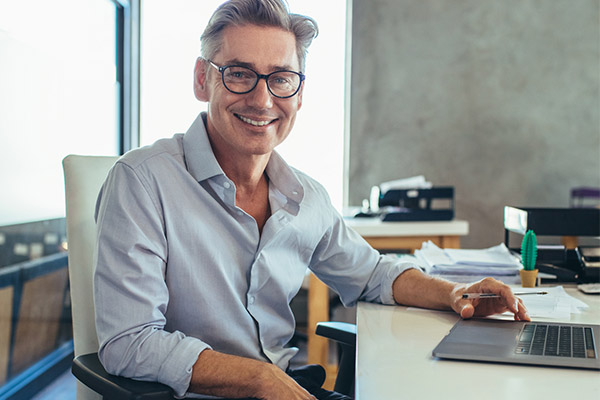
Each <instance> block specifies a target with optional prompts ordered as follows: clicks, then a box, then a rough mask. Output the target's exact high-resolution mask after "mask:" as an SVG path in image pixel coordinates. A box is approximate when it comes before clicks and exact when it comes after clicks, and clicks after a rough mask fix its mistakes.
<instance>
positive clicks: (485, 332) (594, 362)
mask: <svg viewBox="0 0 600 400" xmlns="http://www.w3.org/2000/svg"><path fill="white" fill-rule="evenodd" d="M599 347H600V325H594V324H574V323H555V322H521V321H519V322H517V321H507V320H498V319H468V320H465V319H461V320H459V321H458V322H457V323H456V324H455V325H454V327H453V328H452V329H451V330H450V333H448V335H447V336H446V337H444V338H443V339H442V341H441V342H440V343H439V344H438V345H437V347H436V348H435V349H434V350H433V356H434V357H438V358H444V359H453V360H470V361H489V362H499V363H512V364H529V365H537V366H554V367H570V368H585V369H596V370H600V358H598V348H599Z"/></svg>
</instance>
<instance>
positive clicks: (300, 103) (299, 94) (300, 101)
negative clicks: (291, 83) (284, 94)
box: [296, 81, 306, 111]
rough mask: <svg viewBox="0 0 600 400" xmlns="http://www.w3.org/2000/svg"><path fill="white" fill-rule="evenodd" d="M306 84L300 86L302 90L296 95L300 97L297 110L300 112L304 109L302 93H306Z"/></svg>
mask: <svg viewBox="0 0 600 400" xmlns="http://www.w3.org/2000/svg"><path fill="white" fill-rule="evenodd" d="M305 82H306V81H302V84H301V86H300V90H298V93H296V96H298V108H297V110H300V108H301V107H302V93H303V92H304V83H305ZM297 110H296V111H297Z"/></svg>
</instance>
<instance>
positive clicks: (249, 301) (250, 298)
mask: <svg viewBox="0 0 600 400" xmlns="http://www.w3.org/2000/svg"><path fill="white" fill-rule="evenodd" d="M255 300H256V298H255V297H254V296H250V297H249V298H248V304H254V301H255Z"/></svg>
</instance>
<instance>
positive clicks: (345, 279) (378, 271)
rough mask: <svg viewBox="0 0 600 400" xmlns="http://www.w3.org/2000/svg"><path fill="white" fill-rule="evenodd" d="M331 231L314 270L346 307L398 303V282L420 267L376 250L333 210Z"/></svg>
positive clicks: (315, 256) (316, 256) (316, 257)
mask: <svg viewBox="0 0 600 400" xmlns="http://www.w3.org/2000/svg"><path fill="white" fill-rule="evenodd" d="M330 218H331V224H330V229H329V230H328V231H327V233H326V234H325V235H324V236H323V238H322V239H321V241H320V243H319V245H318V246H317V247H316V250H315V252H314V254H313V257H312V261H311V270H312V271H313V272H314V273H315V275H316V276H317V277H319V279H321V280H322V281H323V282H324V283H325V284H326V285H328V286H329V287H331V288H332V289H333V290H334V291H335V292H336V293H338V295H339V296H340V300H341V301H342V304H344V306H346V307H351V306H353V305H354V304H355V303H356V302H357V301H359V300H362V301H369V302H376V303H382V304H390V305H391V304H396V303H395V300H394V295H393V291H392V284H393V283H394V280H395V279H396V278H397V277H398V276H399V275H400V274H402V273H403V272H404V271H406V270H408V269H413V268H419V266H418V265H417V264H415V263H412V262H405V261H403V260H402V259H400V258H398V257H395V256H393V255H382V254H380V253H379V252H378V251H377V250H375V249H373V248H372V247H371V246H370V245H369V244H368V243H367V242H366V241H365V240H364V239H363V238H362V237H361V236H360V235H359V234H358V233H356V231H354V230H353V229H351V228H350V227H348V226H347V225H346V224H345V223H344V220H343V218H342V217H341V216H340V215H339V214H338V213H337V212H336V211H335V210H333V208H331V212H330Z"/></svg>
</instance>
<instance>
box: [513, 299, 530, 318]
mask: <svg viewBox="0 0 600 400" xmlns="http://www.w3.org/2000/svg"><path fill="white" fill-rule="evenodd" d="M518 307H519V312H518V313H516V314H515V320H516V321H531V317H530V316H529V312H528V311H527V307H525V304H523V300H521V299H519V301H518Z"/></svg>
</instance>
